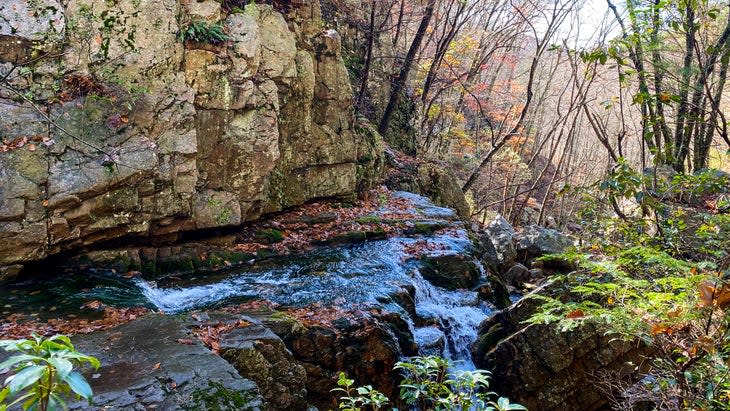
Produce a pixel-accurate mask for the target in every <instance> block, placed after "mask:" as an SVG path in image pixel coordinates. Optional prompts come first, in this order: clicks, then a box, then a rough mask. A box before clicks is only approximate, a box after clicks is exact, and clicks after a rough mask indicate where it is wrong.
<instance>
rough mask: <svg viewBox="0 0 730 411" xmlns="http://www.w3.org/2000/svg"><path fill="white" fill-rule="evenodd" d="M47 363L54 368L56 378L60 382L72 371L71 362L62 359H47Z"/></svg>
mask: <svg viewBox="0 0 730 411" xmlns="http://www.w3.org/2000/svg"><path fill="white" fill-rule="evenodd" d="M48 363H49V364H51V365H52V366H53V367H55V368H56V372H57V373H58V378H59V379H61V380H65V379H66V376H67V375H68V374H69V373H70V372H71V370H73V364H71V361H69V360H67V359H64V358H49V359H48Z"/></svg>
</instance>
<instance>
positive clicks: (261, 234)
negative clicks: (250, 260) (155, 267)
mask: <svg viewBox="0 0 730 411" xmlns="http://www.w3.org/2000/svg"><path fill="white" fill-rule="evenodd" d="M255 237H256V240H258V241H260V242H263V243H266V244H275V243H280V242H282V241H284V233H282V232H281V231H280V230H277V229H275V228H270V229H261V230H258V231H256V234H255Z"/></svg>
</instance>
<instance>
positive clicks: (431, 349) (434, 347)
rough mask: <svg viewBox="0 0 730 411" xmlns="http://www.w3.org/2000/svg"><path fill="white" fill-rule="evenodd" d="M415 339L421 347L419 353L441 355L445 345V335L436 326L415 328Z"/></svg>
mask: <svg viewBox="0 0 730 411" xmlns="http://www.w3.org/2000/svg"><path fill="white" fill-rule="evenodd" d="M415 334H416V335H415V337H416V341H418V343H419V344H418V345H419V346H420V347H421V350H420V354H421V355H436V356H441V355H443V352H444V347H445V346H446V336H445V335H444V333H443V331H441V330H440V329H439V328H438V327H421V328H416V333H415Z"/></svg>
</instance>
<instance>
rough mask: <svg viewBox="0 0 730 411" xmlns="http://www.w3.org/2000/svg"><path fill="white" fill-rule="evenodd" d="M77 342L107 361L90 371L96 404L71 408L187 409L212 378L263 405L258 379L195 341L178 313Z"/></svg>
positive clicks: (251, 403)
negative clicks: (246, 375)
mask: <svg viewBox="0 0 730 411" xmlns="http://www.w3.org/2000/svg"><path fill="white" fill-rule="evenodd" d="M178 340H185V341H191V342H192V344H180V343H178ZM73 342H74V344H75V345H76V348H77V349H78V350H79V351H81V352H84V353H86V354H89V355H93V356H95V357H97V358H98V359H99V360H100V361H101V363H102V367H101V368H100V369H99V370H98V371H89V372H87V373H86V374H85V375H86V378H87V380H88V381H89V383H90V384H91V387H92V389H93V390H94V404H93V406H87V405H85V404H82V403H76V404H73V405H72V406H71V409H74V410H76V409H78V410H81V409H115V410H121V409H124V410H130V411H133V410H139V411H143V410H149V409H157V410H184V409H187V408H186V406H189V405H191V404H193V403H194V402H193V401H192V398H191V397H193V395H195V394H196V392H197V393H206V392H208V391H209V390H210V386H209V385H208V383H209V382H210V381H212V382H215V383H218V384H220V385H221V386H222V387H224V388H225V389H228V390H230V391H232V392H238V393H241V394H242V395H243V396H245V397H246V398H248V405H247V406H246V408H245V409H247V410H260V409H262V401H261V397H260V396H259V394H258V390H257V388H256V385H255V384H254V383H253V382H252V381H250V380H248V379H245V378H242V377H241V376H240V375H239V374H238V372H237V371H236V370H235V369H234V368H233V367H232V366H231V365H230V364H228V363H227V362H226V361H225V360H223V359H222V358H220V357H219V356H217V355H215V354H213V353H212V352H210V351H209V350H208V349H207V348H205V347H203V346H202V345H201V344H200V343H197V342H194V340H193V339H191V337H190V335H189V334H188V333H187V331H186V330H185V327H184V326H183V325H182V324H181V323H180V322H179V320H177V319H175V318H174V317H168V316H163V315H148V316H145V317H143V318H140V319H138V320H135V321H132V322H130V323H127V324H124V325H121V326H119V327H116V328H113V329H110V330H107V331H103V332H96V333H93V334H89V335H85V336H77V337H74V338H73Z"/></svg>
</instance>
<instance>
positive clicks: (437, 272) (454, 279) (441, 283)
mask: <svg viewBox="0 0 730 411" xmlns="http://www.w3.org/2000/svg"><path fill="white" fill-rule="evenodd" d="M421 262H422V264H423V266H422V267H421V269H420V271H421V275H422V276H423V278H425V279H426V280H428V281H430V282H431V283H432V284H433V285H436V286H438V287H443V288H446V289H448V290H455V289H458V288H471V287H473V286H475V285H476V284H477V282H479V276H480V275H481V273H480V271H479V266H478V265H477V264H476V262H475V261H474V260H473V259H471V258H470V257H468V256H464V255H461V254H446V255H437V256H425V257H423V258H421Z"/></svg>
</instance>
